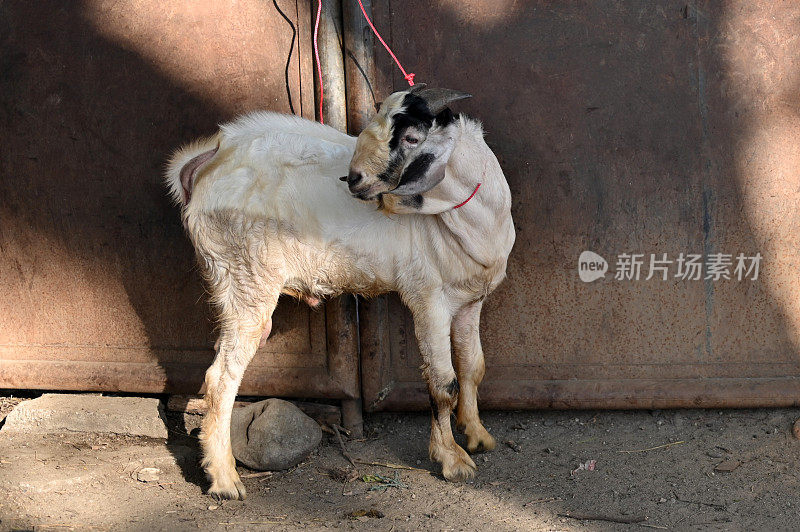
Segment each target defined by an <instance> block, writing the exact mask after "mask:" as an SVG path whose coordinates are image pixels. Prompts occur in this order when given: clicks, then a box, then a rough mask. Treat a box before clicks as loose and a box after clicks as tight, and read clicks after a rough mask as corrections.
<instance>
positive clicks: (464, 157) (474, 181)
mask: <svg viewBox="0 0 800 532" xmlns="http://www.w3.org/2000/svg"><path fill="white" fill-rule="evenodd" d="M460 129H462V130H463V125H462V127H461V128H460ZM478 183H480V184H481V186H480V188H479V189H478V191H477V193H475V195H474V196H473V197H472V198H471V199H470V200H469V201H467V203H465V204H464V205H461V206H460V207H458V208H454V207H455V206H456V205H458V204H460V203H462V202H463V201H464V200H466V199H467V198H469V196H470V195H471V194H472V193H473V192H474V191H475V187H476V186H477V185H478ZM436 188H437V189H439V190H436V191H435V193H434V194H435V196H434V197H430V198H429V197H428V195H427V194H426V197H425V202H426V203H427V202H430V203H433V202H437V203H441V204H443V206H444V205H446V207H447V208H445V209H443V210H441V212H440V213H439V214H438V217H439V219H440V220H441V222H442V223H443V224H444V225H445V226H446V227H447V228H448V229H449V231H450V232H451V233H452V234H453V236H454V238H455V239H456V240H457V241H458V243H459V245H460V246H461V248H462V249H463V250H464V252H466V253H467V254H468V255H469V256H470V257H471V258H472V259H473V260H474V261H475V262H477V263H479V264H481V265H483V266H484V267H487V268H489V267H493V266H494V265H496V263H497V261H503V262H504V261H505V259H506V257H507V256H508V253H509V252H510V250H511V246H512V245H513V243H514V228H513V222H512V221H511V193H510V191H509V189H508V183H507V182H506V179H505V176H504V175H503V171H502V170H501V169H500V165H499V163H498V162H497V158H496V157H495V156H494V153H492V151H491V150H490V149H489V147H488V146H487V145H486V142H484V140H483V137H482V136H480V135H476V134H474V133H469V132H463V131H462V132H461V134H460V135H459V137H458V139H457V141H456V146H455V148H454V149H453V154H452V156H451V157H450V162H449V163H448V166H447V177H446V178H445V180H444V181H442V183H440V186H437V187H436ZM432 192H433V191H432Z"/></svg>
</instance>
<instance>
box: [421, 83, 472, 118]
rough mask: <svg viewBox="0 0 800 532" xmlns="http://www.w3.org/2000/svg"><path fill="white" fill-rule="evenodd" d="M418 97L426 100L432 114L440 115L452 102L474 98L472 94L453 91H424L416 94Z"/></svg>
mask: <svg viewBox="0 0 800 532" xmlns="http://www.w3.org/2000/svg"><path fill="white" fill-rule="evenodd" d="M416 95H417V96H419V97H420V98H422V99H423V100H425V103H427V104H428V109H430V110H431V113H433V114H435V115H438V114H439V112H441V110H442V109H444V108H445V107H447V106H448V105H450V104H451V103H452V102H455V101H458V100H463V99H464V98H472V95H471V94H468V93H466V92H461V91H454V90H452V89H424V90H421V91H419V92H417V93H416Z"/></svg>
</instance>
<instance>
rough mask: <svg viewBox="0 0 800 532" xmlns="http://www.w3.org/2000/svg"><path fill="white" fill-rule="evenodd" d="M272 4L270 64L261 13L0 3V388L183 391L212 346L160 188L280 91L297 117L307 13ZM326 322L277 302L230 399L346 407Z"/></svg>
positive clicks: (265, 8)
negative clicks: (318, 398)
mask: <svg viewBox="0 0 800 532" xmlns="http://www.w3.org/2000/svg"><path fill="white" fill-rule="evenodd" d="M279 5H280V6H282V8H283V10H284V12H285V13H286V14H287V16H288V17H289V18H290V20H292V21H293V23H294V25H295V27H296V28H297V31H298V35H297V39H296V42H295V45H294V54H293V55H292V59H291V61H290V62H289V64H288V66H287V64H286V63H287V57H288V54H289V49H290V45H291V41H292V29H291V27H290V26H289V24H288V23H287V22H286V21H285V20H284V19H283V18H282V17H281V16H280V14H279V13H278V11H277V10H276V9H275V7H274V6H273V4H272V3H271V2H264V1H260V0H244V1H236V2H233V1H231V2H228V1H223V2H192V1H182V2H158V1H152V0H141V1H136V2H111V1H105V0H97V1H90V0H87V1H85V2H66V3H64V2H3V3H2V5H0V43H1V44H0V71H2V75H0V138H1V139H2V142H0V250H2V252H0V272H1V273H0V292H1V293H2V294H3V297H2V298H0V386H2V387H31V388H67V389H105V390H115V389H116V390H129V391H147V392H154V391H161V390H165V389H166V390H181V391H191V392H194V391H197V389H198V388H199V386H200V384H201V383H202V375H203V373H204V371H205V369H206V367H207V366H208V365H209V364H210V361H211V359H212V356H213V353H212V347H213V344H214V340H215V335H214V331H213V324H212V322H211V319H210V318H211V315H210V311H209V309H208V308H207V306H206V302H205V298H204V295H203V289H202V286H201V283H200V277H199V275H198V273H197V271H196V268H195V265H194V258H193V253H192V250H191V246H190V244H189V242H188V240H187V239H186V237H185V236H184V234H183V230H182V228H181V225H180V220H179V212H178V209H177V208H176V207H174V206H172V205H170V203H169V201H168V199H167V197H166V194H165V189H164V187H163V186H162V184H161V174H162V171H163V167H164V163H165V161H166V159H167V157H168V155H169V153H170V152H171V151H172V150H173V149H175V148H176V147H178V146H179V145H180V144H181V143H183V142H186V141H188V140H191V139H193V138H195V137H197V136H199V135H207V134H210V133H213V132H214V131H215V129H216V125H217V124H218V123H220V122H222V121H225V120H228V119H231V118H233V117H234V116H235V115H237V114H239V113H241V112H244V111H248V110H253V109H272V110H277V111H284V112H289V110H290V106H289V99H288V96H287V90H286V84H287V83H288V85H289V87H290V88H291V93H292V97H293V105H294V109H295V111H296V112H297V113H302V114H303V116H306V117H311V118H313V117H314V110H313V98H314V96H313V78H312V65H311V55H310V49H309V46H308V44H309V43H310V42H311V38H310V24H309V20H310V13H309V6H308V5H307V4H306V3H302V2H300V3H297V2H294V1H287V0H282V1H281V2H279ZM285 72H286V74H287V75H286V77H284V73H285ZM340 317H341V316H340V315H339V314H337V315H336V316H332V315H330V314H329V313H326V312H310V311H309V310H308V309H307V307H305V306H304V305H300V304H298V303H296V302H295V301H292V300H286V301H283V302H282V303H281V305H280V306H279V309H278V311H277V313H276V317H275V326H274V328H273V335H272V338H271V339H270V341H269V343H268V345H267V346H266V348H264V349H263V350H262V353H261V354H260V355H259V356H257V357H256V359H255V360H254V361H253V364H252V365H251V368H250V369H249V370H248V372H247V375H246V377H245V383H244V384H243V387H242V391H243V392H244V393H264V394H277V395H308V396H311V395H327V396H347V395H353V394H357V392H358V390H357V386H356V378H357V376H356V374H355V351H354V349H351V351H352V352H351V353H350V355H349V362H348V361H342V359H341V356H339V355H341V353H340V352H339V351H338V350H339V348H340V347H342V345H343V343H342V342H341V338H339V337H336V338H333V340H331V342H330V343H329V340H328V338H327V331H328V329H329V327H328V326H327V325H328V324H327V323H326V322H327V321H328V320H334V321H336V320H338V319H339V318H340ZM339 325H340V324H339V323H338V322H336V323H333V324H332V326H333V329H334V330H336V329H337V327H339ZM352 326H353V324H352V323H350V327H352ZM342 365H344V366H346V371H345V370H344V368H343V367H342ZM342 371H344V373H346V376H342V375H340V373H341V372H342ZM342 379H343V380H342Z"/></svg>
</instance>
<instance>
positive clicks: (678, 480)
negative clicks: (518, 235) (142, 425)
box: [0, 398, 800, 531]
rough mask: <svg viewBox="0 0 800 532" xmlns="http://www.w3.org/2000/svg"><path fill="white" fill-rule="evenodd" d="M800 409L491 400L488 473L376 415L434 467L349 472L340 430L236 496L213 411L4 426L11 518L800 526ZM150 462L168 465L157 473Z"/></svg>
mask: <svg viewBox="0 0 800 532" xmlns="http://www.w3.org/2000/svg"><path fill="white" fill-rule="evenodd" d="M8 405H9V401H8V398H4V400H3V401H0V407H2V409H3V410H8ZM1 415H2V414H0V416H1ZM798 417H800V409H769V410H724V411H719V410H714V411H709V410H682V411H635V412H607V411H591V412H586V411H572V412H541V411H537V412H486V413H485V414H484V421H485V423H486V425H487V427H488V428H489V430H490V431H491V432H492V433H493V434H494V435H495V436H496V437H497V439H498V442H499V445H498V447H497V449H495V450H494V451H492V452H490V453H486V454H482V455H477V456H476V458H475V459H476V463H477V464H478V466H479V470H478V475H477V476H476V478H475V479H474V480H473V481H470V482H468V483H465V484H452V483H448V482H446V481H445V480H443V479H442V478H441V477H440V476H439V474H438V469H437V467H436V466H435V465H434V464H431V463H430V462H429V460H428V458H427V437H428V423H429V418H428V416H427V415H423V414H420V413H408V414H381V415H371V416H368V417H367V418H366V434H367V436H366V438H364V439H363V440H357V441H353V440H350V441H347V442H346V446H347V449H348V451H349V453H350V454H351V455H352V456H353V457H354V458H355V459H356V460H357V461H358V460H361V461H364V462H376V463H387V464H398V465H402V466H408V467H410V468H418V469H391V468H388V467H384V466H382V465H365V464H359V465H358V473H357V474H355V473H351V474H349V475H348V467H349V466H348V462H347V461H346V460H345V458H343V455H342V453H341V450H340V447H339V444H338V442H337V441H336V440H335V438H334V437H330V436H325V438H324V439H323V444H322V445H321V446H320V448H319V449H318V450H317V451H316V452H315V453H313V454H312V455H311V456H310V457H309V458H308V459H307V460H306V461H305V462H304V463H302V464H301V465H299V466H298V467H296V468H294V469H291V470H289V471H284V472H276V473H273V474H268V475H264V476H260V477H250V478H245V479H244V483H245V486H246V487H247V490H248V498H247V500H246V501H244V502H224V503H218V502H215V501H214V500H212V499H211V498H210V497H208V496H207V495H204V493H203V491H204V488H205V487H206V483H205V480H204V479H203V476H202V474H201V472H200V470H199V467H198V465H197V440H196V438H195V437H194V436H193V434H196V427H197V424H198V422H199V416H193V415H182V414H170V415H169V422H170V425H171V426H170V433H171V435H172V436H171V437H170V439H169V441H167V442H166V443H165V442H164V441H163V440H144V439H135V438H126V437H121V436H112V435H96V434H77V433H70V434H59V435H48V436H42V435H39V436H36V435H19V434H18V435H9V434H3V433H0V493H1V494H3V496H2V497H0V530H2V531H6V530H36V531H44V530H47V531H55V530H58V531H64V530H71V529H72V530H165V531H175V530H197V529H201V530H296V529H323V528H346V529H354V530H387V531H388V530H420V529H422V530H487V529H488V530H497V531H499V530H632V529H640V530H644V529H650V530H653V529H655V530H788V529H797V528H798V526H800V523H799V522H798V514H799V512H800V500H798V496H797V494H798V480H800V467H798V466H800V441H797V440H795V439H793V437H792V434H791V427H792V423H793V422H794V420H795V419H796V418H798ZM462 443H463V442H462ZM592 460H594V462H591V461H592ZM581 464H583V466H581ZM146 467H155V468H158V469H159V470H160V471H159V472H158V473H157V474H156V478H150V479H148V478H147V477H146V476H145V475H144V474H143V472H142V468H146ZM239 471H240V473H241V474H243V475H247V474H248V473H252V472H250V471H248V470H246V469H244V468H240V469H239ZM144 473H146V471H145V472H144ZM395 475H396V476H395ZM341 477H349V479H348V478H341ZM146 480H149V481H146ZM365 480H366V481H365ZM586 518H608V519H613V520H617V521H625V520H628V521H640V522H639V523H635V524H625V523H620V522H609V521H603V520H596V519H586Z"/></svg>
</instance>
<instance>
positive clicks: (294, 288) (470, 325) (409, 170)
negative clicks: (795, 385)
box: [166, 85, 515, 499]
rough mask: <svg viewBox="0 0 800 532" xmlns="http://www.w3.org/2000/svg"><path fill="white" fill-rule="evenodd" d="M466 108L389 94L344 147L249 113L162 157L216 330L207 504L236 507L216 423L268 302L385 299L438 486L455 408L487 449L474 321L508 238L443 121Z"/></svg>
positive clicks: (501, 202) (412, 93)
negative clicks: (423, 418) (401, 335)
mask: <svg viewBox="0 0 800 532" xmlns="http://www.w3.org/2000/svg"><path fill="white" fill-rule="evenodd" d="M468 96H469V95H467V94H465V93H461V92H457V91H451V90H447V89H425V88H424V86H421V85H415V86H414V87H413V88H412V89H410V90H407V91H401V92H396V93H394V94H392V95H391V96H389V97H388V98H387V99H386V101H384V103H383V104H382V106H381V107H380V110H379V112H378V114H377V115H376V116H375V117H374V119H373V120H372V122H371V123H370V124H369V125H368V126H367V127H366V128H365V129H364V131H363V132H362V133H361V134H360V135H359V136H358V138H354V137H351V136H348V135H345V134H343V133H340V132H338V131H336V130H335V129H333V128H330V127H328V126H324V125H321V124H318V123H316V122H311V121H308V120H305V119H302V118H298V117H294V116H288V115H281V114H276V113H271V112H256V113H252V114H249V115H246V116H243V117H241V118H239V119H238V120H236V121H234V122H231V123H228V124H225V125H222V126H221V127H220V130H219V132H218V133H217V134H216V135H214V136H213V137H210V138H207V139H203V140H200V141H197V142H195V143H192V144H189V145H188V146H186V147H184V148H182V149H180V150H178V151H177V152H176V153H175V154H174V156H173V157H172V158H171V160H170V163H169V165H168V169H167V175H166V181H167V185H168V187H169V189H170V192H171V195H172V197H173V198H174V199H175V201H176V202H177V203H179V204H180V205H181V212H182V219H183V223H184V226H185V228H186V230H187V232H188V234H189V237H190V238H191V241H192V243H193V245H194V247H195V250H196V252H197V256H198V261H199V263H200V266H201V269H202V272H203V275H204V277H205V280H206V283H207V286H208V292H209V294H210V298H211V300H212V302H213V303H214V305H215V307H216V309H217V311H218V315H219V322H220V337H219V340H218V341H217V345H216V350H217V353H216V357H215V359H214V362H213V364H212V365H211V367H210V368H209V369H208V371H207V373H206V377H205V383H206V395H205V397H206V401H207V403H208V413H207V414H206V417H205V418H204V420H203V425H202V430H201V438H200V439H201V443H202V448H203V453H204V454H203V456H204V458H203V467H204V468H205V470H206V473H207V474H208V476H209V479H210V481H211V487H210V489H209V493H210V494H211V495H212V496H214V497H216V498H221V499H237V498H241V499H243V498H244V497H245V493H246V492H245V488H244V486H243V485H242V482H241V481H240V479H239V475H238V474H237V472H236V468H235V460H234V457H233V454H232V452H231V443H230V418H231V410H232V407H233V402H234V399H235V396H236V392H237V390H238V387H239V383H240V382H241V379H242V375H243V373H244V371H245V368H246V367H247V364H248V363H249V361H250V360H251V358H252V357H253V355H254V354H255V352H256V349H257V348H258V345H259V343H260V342H263V341H264V340H265V339H266V338H267V336H268V335H269V333H270V329H271V323H272V321H271V316H272V312H273V310H274V309H275V305H276V304H277V302H278V297H279V295H280V294H281V293H285V294H287V293H288V294H290V295H293V296H295V297H299V298H301V299H304V300H305V301H307V302H308V303H309V304H311V305H315V304H316V303H317V302H318V301H319V300H320V299H322V298H325V297H330V296H335V295H338V294H342V293H355V294H361V295H364V296H373V295H376V294H381V293H386V292H390V291H396V292H398V293H399V294H400V296H401V298H402V300H403V301H404V303H405V304H406V305H407V306H408V308H409V309H410V310H411V312H412V314H413V317H414V326H415V329H416V335H417V339H418V342H419V347H420V352H421V354H422V358H423V361H424V363H423V365H422V373H423V376H424V377H425V379H426V381H427V384H428V390H429V392H430V403H431V409H432V421H431V437H430V445H429V454H430V457H431V459H432V460H433V461H437V462H440V463H441V464H442V473H443V475H444V477H445V478H446V479H448V480H463V479H466V478H469V477H471V476H472V475H474V472H475V463H474V462H473V461H472V459H471V458H470V456H469V455H468V454H467V452H465V451H464V449H462V448H461V447H460V446H458V445H457V444H456V442H455V440H454V439H453V433H452V430H451V426H450V415H451V412H453V410H454V409H455V410H456V415H457V423H458V426H459V427H461V428H462V430H463V431H464V432H465V434H466V436H467V448H468V449H469V451H470V452H476V451H479V450H491V449H492V448H494V446H495V440H494V438H493V437H492V436H491V435H490V434H489V433H488V432H487V430H486V429H485V428H484V426H483V425H482V423H481V420H480V418H479V415H478V406H477V387H478V384H479V383H480V382H481V380H482V379H483V375H484V367H485V366H484V360H483V351H482V349H481V343H480V337H479V319H480V311H481V306H482V304H483V301H484V298H485V297H486V296H487V295H488V294H489V293H490V292H491V291H492V290H493V289H494V288H495V287H496V286H497V285H498V284H499V283H500V281H501V280H502V279H503V278H504V277H505V270H506V262H507V259H508V255H509V253H510V251H511V248H512V246H513V243H514V238H515V234H514V225H513V222H512V220H511V194H510V191H509V188H508V184H507V182H506V180H505V177H504V175H503V172H502V170H501V168H500V165H499V163H498V162H497V159H496V158H495V156H494V154H493V153H492V151H491V150H490V149H489V147H488V146H487V145H486V142H485V141H484V139H483V130H482V126H481V125H480V123H479V122H477V121H475V120H472V119H470V118H467V117H465V116H457V115H454V114H453V113H452V112H451V111H450V109H449V108H448V105H449V104H450V103H451V102H453V101H455V100H459V99H461V98H465V97H468ZM340 176H346V177H340ZM337 178H338V179H337ZM344 180H346V181H347V185H346V186H345V184H344V183H341V182H340V181H344ZM478 187H479V189H480V190H479V191H478V192H477V193H476V192H475V191H476V190H477V189H478ZM473 196H474V197H473ZM354 197H355V198H358V199H360V200H362V201H358V200H357V199H354ZM468 197H470V198H471V199H470V200H469V201H468V202H466V203H465V204H464V205H463V206H460V207H459V208H457V209H455V208H454V207H455V206H457V205H458V204H460V203H463V202H464V200H465V199H467V198H468ZM376 206H377V207H378V208H377V209H376ZM451 348H452V356H451ZM454 362H455V365H454Z"/></svg>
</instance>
